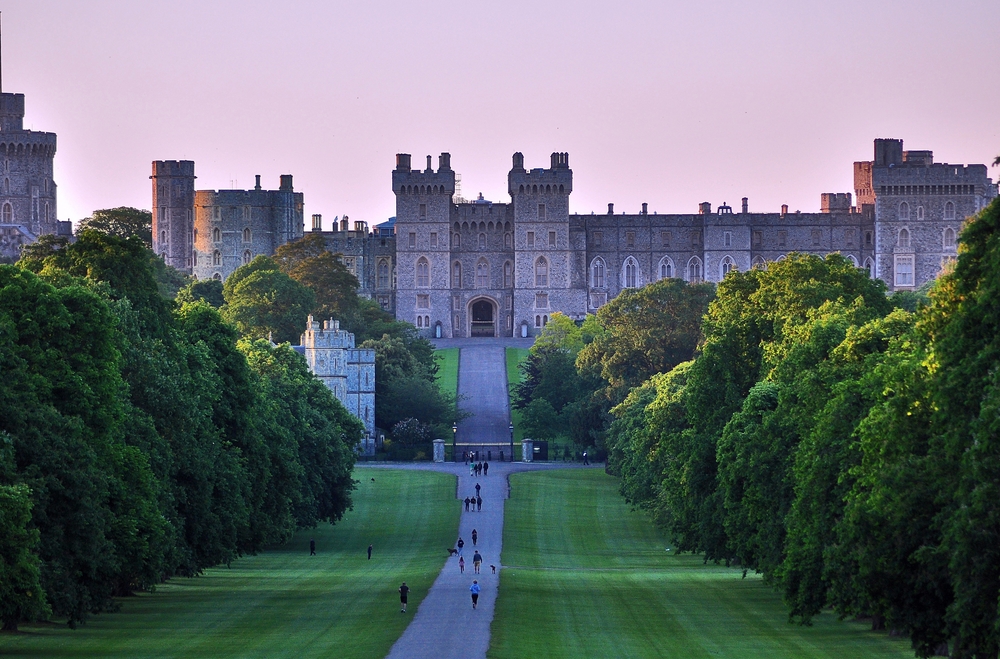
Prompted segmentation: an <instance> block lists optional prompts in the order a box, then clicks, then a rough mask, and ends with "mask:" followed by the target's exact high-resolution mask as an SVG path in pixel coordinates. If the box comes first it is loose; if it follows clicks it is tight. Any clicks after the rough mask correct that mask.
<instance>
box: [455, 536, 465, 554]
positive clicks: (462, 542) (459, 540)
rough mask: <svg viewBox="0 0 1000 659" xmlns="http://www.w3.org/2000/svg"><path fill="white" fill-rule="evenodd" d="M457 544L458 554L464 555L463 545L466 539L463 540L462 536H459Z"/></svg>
mask: <svg viewBox="0 0 1000 659" xmlns="http://www.w3.org/2000/svg"><path fill="white" fill-rule="evenodd" d="M455 546H456V547H458V555H459V556H461V555H462V547H464V546H465V540H462V539H461V538H459V539H458V544H456V545H455Z"/></svg>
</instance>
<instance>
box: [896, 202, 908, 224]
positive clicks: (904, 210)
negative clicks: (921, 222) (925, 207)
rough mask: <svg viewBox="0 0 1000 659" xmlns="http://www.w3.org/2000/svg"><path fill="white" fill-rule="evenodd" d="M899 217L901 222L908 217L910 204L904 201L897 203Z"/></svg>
mask: <svg viewBox="0 0 1000 659" xmlns="http://www.w3.org/2000/svg"><path fill="white" fill-rule="evenodd" d="M899 219H900V221H902V222H905V221H907V220H909V219H910V205H909V204H908V203H906V202H905V201H904V202H903V203H901V204H900V205H899Z"/></svg>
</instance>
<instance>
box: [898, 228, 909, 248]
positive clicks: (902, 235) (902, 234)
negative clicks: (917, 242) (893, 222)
mask: <svg viewBox="0 0 1000 659" xmlns="http://www.w3.org/2000/svg"><path fill="white" fill-rule="evenodd" d="M896 245H898V246H899V247H909V246H910V230H909V229H905V228H904V229H900V230H899V238H898V240H897V241H896Z"/></svg>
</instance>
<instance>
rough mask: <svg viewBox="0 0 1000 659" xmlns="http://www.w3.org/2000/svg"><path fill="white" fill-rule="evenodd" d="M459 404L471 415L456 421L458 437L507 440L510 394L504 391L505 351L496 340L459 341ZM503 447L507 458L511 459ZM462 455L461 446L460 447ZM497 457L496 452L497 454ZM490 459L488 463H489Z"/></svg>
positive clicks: (491, 441) (485, 441)
mask: <svg viewBox="0 0 1000 659" xmlns="http://www.w3.org/2000/svg"><path fill="white" fill-rule="evenodd" d="M458 394H459V396H460V397H461V398H462V400H461V401H460V402H459V406H460V407H461V409H462V411H464V412H469V413H470V414H471V416H469V417H468V418H467V419H463V420H462V421H459V422H458V436H457V441H459V442H462V443H478V444H508V445H509V442H510V431H509V430H508V429H507V427H508V424H509V423H510V396H509V393H508V391H507V353H506V350H505V349H504V347H503V346H502V345H496V344H495V343H492V344H491V343H478V342H477V343H472V344H467V345H462V346H461V348H460V352H459V360H458ZM506 453H509V450H508V451H505V457H506V459H507V460H510V459H511V456H510V455H506ZM459 456H461V450H459ZM496 457H498V458H499V456H496ZM492 462H493V461H492V460H490V463H491V464H492Z"/></svg>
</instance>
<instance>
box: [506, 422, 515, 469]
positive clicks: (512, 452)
mask: <svg viewBox="0 0 1000 659" xmlns="http://www.w3.org/2000/svg"><path fill="white" fill-rule="evenodd" d="M507 430H509V431H510V461H511V462H513V461H514V422H513V421H512V422H511V424H510V425H509V426H507Z"/></svg>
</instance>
